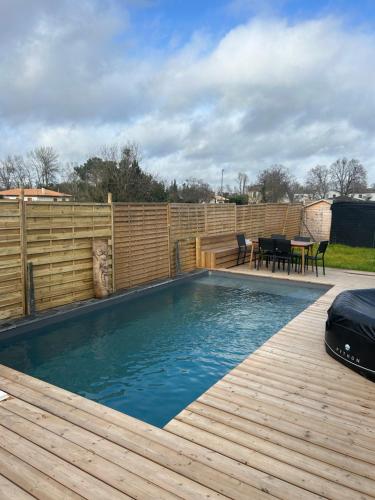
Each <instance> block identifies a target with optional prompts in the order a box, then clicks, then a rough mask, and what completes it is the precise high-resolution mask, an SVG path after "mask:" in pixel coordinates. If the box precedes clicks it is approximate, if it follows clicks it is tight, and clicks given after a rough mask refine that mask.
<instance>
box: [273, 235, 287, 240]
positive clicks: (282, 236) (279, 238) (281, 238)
mask: <svg viewBox="0 0 375 500" xmlns="http://www.w3.org/2000/svg"><path fill="white" fill-rule="evenodd" d="M271 238H272V239H273V240H286V236H285V234H271Z"/></svg>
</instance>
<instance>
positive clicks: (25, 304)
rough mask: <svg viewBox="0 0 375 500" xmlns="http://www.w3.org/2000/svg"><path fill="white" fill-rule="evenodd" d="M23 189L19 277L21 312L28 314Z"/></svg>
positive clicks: (22, 193)
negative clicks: (20, 284) (20, 281)
mask: <svg viewBox="0 0 375 500" xmlns="http://www.w3.org/2000/svg"><path fill="white" fill-rule="evenodd" d="M24 193H25V192H24V189H23V188H21V193H20V197H19V200H18V203H19V212H20V251H21V252H20V253H21V255H20V257H21V273H22V276H21V279H22V309H23V314H24V315H26V314H28V313H29V314H30V311H29V310H28V300H29V299H28V286H27V235H26V205H25V200H24Z"/></svg>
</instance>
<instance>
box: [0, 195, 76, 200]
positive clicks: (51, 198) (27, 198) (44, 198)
mask: <svg viewBox="0 0 375 500" xmlns="http://www.w3.org/2000/svg"><path fill="white" fill-rule="evenodd" d="M2 199H3V200H18V196H15V195H14V196H13V195H5V196H2ZM69 200H70V198H69V197H68V196H67V197H63V196H56V197H53V196H25V201H69Z"/></svg>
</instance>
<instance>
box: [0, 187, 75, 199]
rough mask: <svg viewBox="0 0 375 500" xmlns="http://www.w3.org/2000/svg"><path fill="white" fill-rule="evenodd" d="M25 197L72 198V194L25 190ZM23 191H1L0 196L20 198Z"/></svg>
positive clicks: (46, 190)
mask: <svg viewBox="0 0 375 500" xmlns="http://www.w3.org/2000/svg"><path fill="white" fill-rule="evenodd" d="M23 193H24V196H53V197H55V198H56V197H59V196H60V197H63V196H72V195H71V194H66V193H59V192H58V191H51V189H45V188H40V189H24V191H23ZM20 194H21V189H20V188H16V189H6V190H5V191H0V196H20Z"/></svg>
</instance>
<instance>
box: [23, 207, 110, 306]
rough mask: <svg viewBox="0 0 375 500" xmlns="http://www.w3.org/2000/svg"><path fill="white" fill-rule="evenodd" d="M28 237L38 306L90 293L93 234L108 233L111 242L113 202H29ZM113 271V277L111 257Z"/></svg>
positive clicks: (81, 297)
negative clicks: (110, 203)
mask: <svg viewBox="0 0 375 500" xmlns="http://www.w3.org/2000/svg"><path fill="white" fill-rule="evenodd" d="M26 238H27V251H26V256H27V262H32V264H33V273H34V289H35V306H36V309H37V310H42V309H48V308H51V307H56V306H59V305H63V304H68V303H70V302H75V301H77V300H84V299H88V298H91V297H93V294H94V291H93V275H92V240H93V238H100V239H107V240H108V242H109V245H110V247H111V244H112V243H111V240H112V221H111V207H110V205H108V204H104V203H103V204H93V203H90V204H78V203H46V202H32V203H27V204H26ZM110 254H111V250H110ZM109 271H110V280H109V281H110V283H111V274H112V273H111V261H110V262H109Z"/></svg>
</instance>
